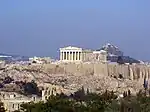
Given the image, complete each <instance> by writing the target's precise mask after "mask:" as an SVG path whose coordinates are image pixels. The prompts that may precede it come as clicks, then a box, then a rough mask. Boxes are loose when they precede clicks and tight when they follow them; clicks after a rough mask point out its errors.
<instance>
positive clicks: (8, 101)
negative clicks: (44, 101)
mask: <svg viewBox="0 0 150 112" xmlns="http://www.w3.org/2000/svg"><path fill="white" fill-rule="evenodd" d="M0 99H1V101H2V102H3V103H4V108H5V109H6V112H12V111H15V110H19V109H20V106H21V104H23V103H28V102H31V101H33V102H38V101H40V100H41V98H38V97H37V96H36V95H32V96H31V97H27V96H24V95H21V94H18V93H15V92H2V91H1V92H0Z"/></svg>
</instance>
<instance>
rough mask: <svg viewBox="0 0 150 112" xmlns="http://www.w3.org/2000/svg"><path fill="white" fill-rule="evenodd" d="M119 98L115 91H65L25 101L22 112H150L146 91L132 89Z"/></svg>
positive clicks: (149, 98)
mask: <svg viewBox="0 0 150 112" xmlns="http://www.w3.org/2000/svg"><path fill="white" fill-rule="evenodd" d="M123 95H124V97H123V98H118V97H117V96H116V95H115V94H114V92H113V91H107V90H106V92H105V93H103V94H96V93H90V92H89V90H87V91H86V92H85V91H84V90H83V89H80V90H78V91H77V92H75V93H74V94H71V95H70V96H66V95H64V94H63V93H62V94H57V95H56V96H54V95H52V96H50V97H49V98H48V99H47V101H46V102H38V103H33V102H30V103H25V104H22V105H21V110H20V111H21V112H22V111H23V112H150V97H149V96H147V95H146V94H145V91H144V92H142V91H139V93H138V94H137V95H136V96H132V95H131V92H130V90H129V91H127V92H124V94H123Z"/></svg>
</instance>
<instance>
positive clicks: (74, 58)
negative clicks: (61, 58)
mask: <svg viewBox="0 0 150 112" xmlns="http://www.w3.org/2000/svg"><path fill="white" fill-rule="evenodd" d="M73 60H75V52H73Z"/></svg>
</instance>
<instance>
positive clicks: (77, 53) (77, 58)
mask: <svg viewBox="0 0 150 112" xmlns="http://www.w3.org/2000/svg"><path fill="white" fill-rule="evenodd" d="M76 60H78V52H77V51H76Z"/></svg>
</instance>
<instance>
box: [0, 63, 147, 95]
mask: <svg viewBox="0 0 150 112" xmlns="http://www.w3.org/2000/svg"><path fill="white" fill-rule="evenodd" d="M70 67H71V68H70ZM107 67H108V68H107ZM134 67H135V66H127V65H124V66H119V67H118V65H111V66H110V65H105V64H95V65H93V64H88V65H86V64H81V65H78V66H77V65H76V66H75V65H49V64H46V65H16V64H10V65H5V66H3V67H2V66H1V68H3V69H0V76H1V78H2V79H4V78H5V77H7V76H10V77H11V78H13V79H14V80H15V81H27V82H28V81H31V80H35V82H36V83H37V84H38V85H41V84H43V85H44V83H49V84H55V85H58V86H61V87H63V88H65V89H67V90H70V91H76V90H78V89H79V88H81V87H82V86H83V87H85V88H89V90H90V91H92V92H102V91H105V90H106V89H107V90H110V91H112V90H113V91H116V92H117V93H123V92H124V91H127V90H128V89H130V90H131V91H132V92H134V93H135V92H137V91H138V90H139V89H141V88H143V85H142V84H143V79H144V77H145V76H146V78H147V79H149V68H148V67H145V66H142V67H141V66H136V67H135V68H138V69H135V68H134ZM124 68H125V69H124ZM128 68H130V69H128ZM120 74H122V76H123V77H122V78H119V75H120ZM131 79H132V80H131ZM7 86H8V85H7Z"/></svg>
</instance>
